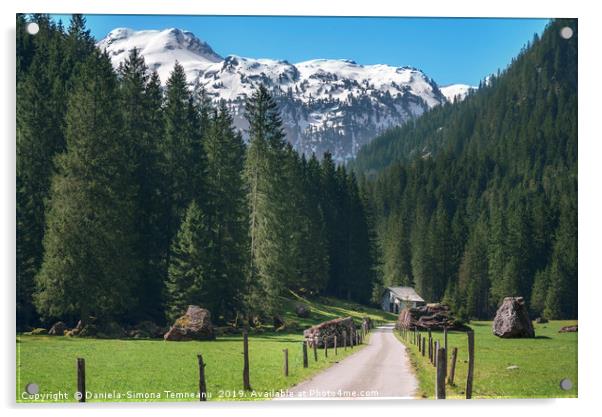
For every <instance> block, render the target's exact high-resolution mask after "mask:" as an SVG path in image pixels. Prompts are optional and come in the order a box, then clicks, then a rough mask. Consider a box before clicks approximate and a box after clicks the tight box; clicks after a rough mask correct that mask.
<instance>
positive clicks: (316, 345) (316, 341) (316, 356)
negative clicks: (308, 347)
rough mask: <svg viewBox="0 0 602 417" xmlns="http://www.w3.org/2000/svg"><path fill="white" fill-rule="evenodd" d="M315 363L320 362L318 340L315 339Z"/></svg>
mask: <svg viewBox="0 0 602 417" xmlns="http://www.w3.org/2000/svg"><path fill="white" fill-rule="evenodd" d="M314 362H318V338H317V337H314Z"/></svg>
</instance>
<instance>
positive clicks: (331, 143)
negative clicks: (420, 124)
mask: <svg viewBox="0 0 602 417" xmlns="http://www.w3.org/2000/svg"><path fill="white" fill-rule="evenodd" d="M97 46H98V47H99V48H100V49H101V50H105V51H107V53H108V54H109V56H110V57H111V60H112V63H113V65H114V66H118V65H119V64H120V63H121V62H123V61H124V60H125V59H126V58H127V56H128V54H129V51H130V50H131V49H134V48H137V49H139V50H140V53H141V55H142V56H143V57H144V58H145V60H146V63H147V65H148V67H149V69H150V70H153V71H157V73H158V74H159V77H160V78H161V81H162V83H165V82H166V81H167V78H168V77H169V74H170V72H171V70H172V69H173V65H174V64H175V62H176V61H177V62H179V63H180V64H181V65H182V66H183V67H184V70H185V72H186V76H187V79H188V82H189V83H190V84H191V85H194V84H199V85H202V86H203V88H204V89H205V91H206V93H207V95H208V96H209V97H210V98H211V99H212V100H213V101H220V100H225V102H226V104H227V106H228V107H229V109H230V111H231V112H232V114H233V118H234V124H235V126H236V127H237V128H239V129H240V130H242V131H243V132H244V131H245V130H246V128H247V124H246V120H245V119H244V103H245V100H246V98H247V97H248V96H250V95H251V93H252V91H253V90H254V89H255V88H257V86H258V85H259V84H264V85H266V86H267V87H268V89H269V90H270V91H271V92H272V94H273V95H274V96H275V99H276V101H277V102H278V105H279V107H280V110H281V113H282V118H283V122H284V128H285V133H286V135H287V138H288V140H289V141H290V142H291V143H292V145H293V146H294V147H295V148H296V149H297V150H299V151H300V152H303V153H305V154H311V153H315V154H316V155H318V156H321V155H322V154H323V153H324V152H325V151H330V152H331V153H332V154H333V157H334V159H335V160H337V161H338V162H340V163H341V162H346V161H349V160H350V159H353V158H354V157H355V155H356V154H357V152H358V151H359V149H360V148H361V147H362V146H363V145H365V144H367V143H368V142H370V140H371V139H372V138H374V137H376V136H377V135H378V134H379V133H382V132H383V131H385V130H387V129H388V128H390V127H392V126H397V125H402V124H404V123H406V122H407V121H408V120H412V119H414V118H416V117H419V116H421V115H422V114H423V113H424V112H426V111H428V110H430V109H432V108H433V107H436V106H439V105H441V104H444V103H446V102H450V101H454V99H456V98H459V99H463V98H464V97H465V96H466V94H468V91H469V90H470V88H471V87H470V86H466V85H463V84H455V85H452V86H447V87H445V89H444V90H443V91H442V90H441V89H440V88H439V86H438V85H437V83H436V82H435V81H434V80H433V79H432V78H430V77H428V76H427V75H426V74H425V73H424V72H422V71H421V70H419V69H416V68H414V67H410V66H403V67H394V66H390V65H386V64H373V65H361V64H358V63H356V62H355V61H353V60H350V59H324V58H321V59H312V60H307V61H302V62H297V63H294V64H293V63H290V62H288V61H287V60H276V59H268V58H248V57H242V56H238V55H228V56H225V57H222V56H221V55H219V54H218V53H216V52H215V51H214V50H213V49H212V47H211V46H210V45H209V44H208V43H207V42H205V41H203V40H201V39H199V38H198V37H196V35H194V34H193V33H192V32H190V31H185V30H181V29H177V28H169V29H164V30H139V31H136V30H133V29H129V28H116V29H113V30H112V31H111V32H109V34H108V35H107V36H106V37H105V38H103V39H102V40H100V41H99V42H98V43H97Z"/></svg>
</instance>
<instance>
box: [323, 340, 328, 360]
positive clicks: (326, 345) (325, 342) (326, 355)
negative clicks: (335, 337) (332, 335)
mask: <svg viewBox="0 0 602 417" xmlns="http://www.w3.org/2000/svg"><path fill="white" fill-rule="evenodd" d="M324 357H325V358H327V357H328V338H327V337H326V336H324Z"/></svg>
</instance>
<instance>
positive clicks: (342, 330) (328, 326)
mask: <svg viewBox="0 0 602 417" xmlns="http://www.w3.org/2000/svg"><path fill="white" fill-rule="evenodd" d="M344 334H346V335H347V344H350V343H351V340H354V339H352V338H355V324H354V323H353V319H352V318H351V317H345V318H338V319H334V320H329V321H325V322H323V323H320V324H316V325H315V326H312V327H310V328H309V329H307V330H305V331H304V332H303V336H304V337H305V340H306V341H307V342H308V343H309V345H310V346H311V347H313V345H314V343H315V341H316V338H317V343H316V346H317V347H318V348H323V347H324V342H325V341H326V345H327V346H328V347H334V336H336V337H337V345H338V346H343V335H344Z"/></svg>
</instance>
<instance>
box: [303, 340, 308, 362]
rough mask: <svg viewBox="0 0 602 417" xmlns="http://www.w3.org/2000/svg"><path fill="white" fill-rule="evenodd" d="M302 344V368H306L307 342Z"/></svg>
mask: <svg viewBox="0 0 602 417" xmlns="http://www.w3.org/2000/svg"><path fill="white" fill-rule="evenodd" d="M302 343H303V367H304V368H307V367H309V361H308V360H307V341H304V342H302Z"/></svg>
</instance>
